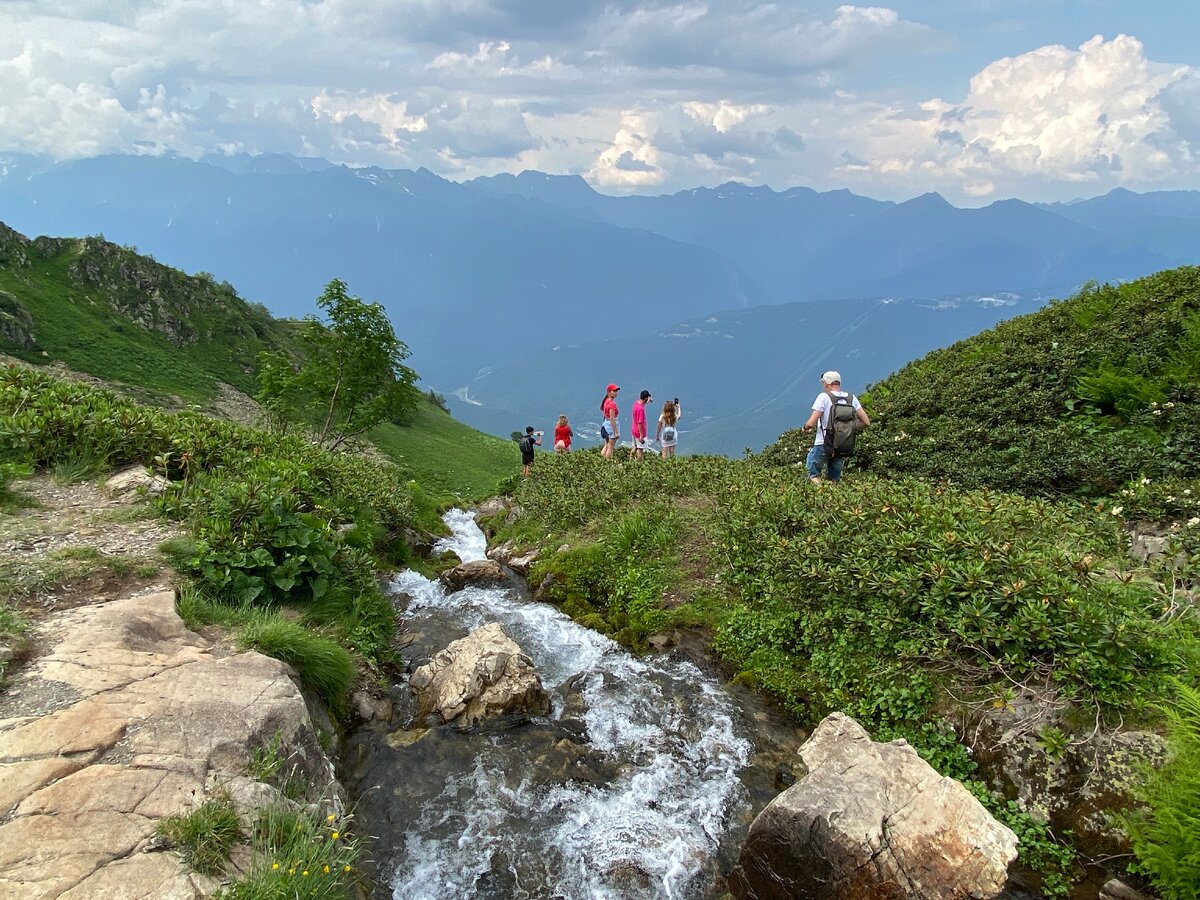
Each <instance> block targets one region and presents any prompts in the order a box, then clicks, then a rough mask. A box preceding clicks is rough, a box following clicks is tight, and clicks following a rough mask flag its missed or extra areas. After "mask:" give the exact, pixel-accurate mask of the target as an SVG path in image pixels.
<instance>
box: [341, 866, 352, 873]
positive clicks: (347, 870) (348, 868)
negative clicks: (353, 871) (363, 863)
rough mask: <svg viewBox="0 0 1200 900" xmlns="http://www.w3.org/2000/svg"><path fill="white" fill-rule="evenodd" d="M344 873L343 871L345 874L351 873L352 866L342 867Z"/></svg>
mask: <svg viewBox="0 0 1200 900" xmlns="http://www.w3.org/2000/svg"><path fill="white" fill-rule="evenodd" d="M342 871H343V872H349V871H350V866H349V865H345V866H342Z"/></svg>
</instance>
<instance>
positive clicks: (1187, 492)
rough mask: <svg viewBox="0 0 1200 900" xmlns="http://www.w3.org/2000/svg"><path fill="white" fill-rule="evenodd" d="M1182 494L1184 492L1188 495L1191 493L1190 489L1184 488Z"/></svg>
mask: <svg viewBox="0 0 1200 900" xmlns="http://www.w3.org/2000/svg"><path fill="white" fill-rule="evenodd" d="M1183 492H1184V493H1185V494H1190V493H1191V492H1192V489H1191V488H1184V489H1183Z"/></svg>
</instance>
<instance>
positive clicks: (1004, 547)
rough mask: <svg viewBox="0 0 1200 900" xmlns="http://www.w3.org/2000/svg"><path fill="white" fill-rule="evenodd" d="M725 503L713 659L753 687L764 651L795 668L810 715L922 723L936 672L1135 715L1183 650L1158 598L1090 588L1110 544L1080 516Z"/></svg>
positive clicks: (995, 503)
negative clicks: (725, 572)
mask: <svg viewBox="0 0 1200 900" xmlns="http://www.w3.org/2000/svg"><path fill="white" fill-rule="evenodd" d="M719 502H720V506H719V509H718V511H717V515H716V516H715V524H714V528H715V533H716V537H717V544H718V546H717V547H716V551H717V553H718V554H720V555H721V556H722V557H723V558H724V559H725V560H726V561H727V563H728V566H729V569H730V572H731V574H730V577H731V579H732V581H733V583H734V585H735V586H736V588H737V589H738V591H739V593H740V597H741V605H740V607H739V608H737V609H736V610H735V611H734V613H733V615H732V616H731V617H730V619H729V620H728V621H727V622H726V623H725V624H724V625H723V626H722V627H721V628H720V630H719V631H718V634H717V638H716V646H717V647H718V649H719V650H720V651H721V652H722V653H724V654H726V655H727V656H728V657H729V658H730V660H731V661H733V662H734V663H735V664H736V665H739V666H742V667H745V668H749V669H752V670H754V671H756V672H761V666H762V663H761V662H760V660H764V659H768V656H765V655H764V654H766V652H767V650H768V649H770V650H772V651H776V652H779V653H783V654H785V655H786V656H788V657H790V658H791V659H793V660H794V662H793V666H794V667H795V668H796V669H797V670H798V671H803V672H804V673H806V675H807V694H808V698H807V700H806V702H805V703H804V704H803V705H804V706H805V707H807V708H806V709H805V710H804V711H805V712H808V713H810V714H814V715H823V714H824V713H825V712H828V711H829V710H830V709H842V710H845V711H847V712H850V713H851V714H852V715H857V716H860V717H865V718H866V719H868V720H869V721H874V722H897V721H905V720H915V719H919V718H921V717H922V715H923V711H924V710H925V709H926V708H927V707H928V705H929V703H930V701H931V700H932V699H933V696H934V693H935V687H936V683H935V679H936V672H937V671H939V670H940V671H943V672H947V673H949V672H954V673H955V677H957V678H959V679H966V680H968V681H973V682H975V683H977V684H985V683H986V682H987V681H989V680H992V679H995V680H1000V679H1003V678H1014V679H1025V678H1034V679H1042V680H1044V679H1046V678H1052V679H1054V681H1055V682H1056V683H1057V685H1058V686H1059V688H1060V690H1061V691H1062V692H1063V693H1064V694H1066V695H1073V696H1077V697H1082V698H1088V699H1094V700H1096V701H1099V702H1101V703H1103V704H1106V705H1110V706H1114V707H1126V708H1128V707H1137V706H1140V705H1142V704H1143V703H1144V702H1145V701H1146V700H1147V699H1153V698H1155V697H1156V696H1157V695H1158V693H1159V691H1160V690H1161V683H1162V679H1163V677H1164V676H1165V675H1166V674H1168V673H1170V672H1172V671H1177V670H1178V669H1179V668H1180V667H1181V662H1182V659H1183V656H1182V654H1183V653H1184V652H1185V648H1186V647H1187V646H1191V645H1193V644H1194V640H1193V638H1194V636H1193V634H1192V632H1191V631H1190V629H1189V628H1188V627H1185V626H1182V625H1179V624H1177V623H1175V622H1174V621H1170V620H1164V621H1160V620H1158V619H1156V618H1155V615H1156V614H1157V613H1159V612H1160V607H1159V604H1160V602H1161V601H1160V599H1159V595H1158V593H1157V590H1156V588H1155V586H1154V585H1153V584H1150V583H1147V582H1137V581H1128V582H1127V581H1126V580H1122V579H1119V578H1114V577H1111V575H1108V574H1099V570H1100V569H1101V568H1102V565H1101V563H1102V561H1103V560H1104V559H1106V558H1110V557H1112V556H1114V555H1115V554H1117V553H1119V552H1120V549H1121V543H1120V532H1119V529H1118V526H1117V524H1116V522H1115V521H1114V520H1113V519H1112V517H1111V516H1108V517H1107V518H1106V517H1105V516H1103V515H1099V514H1096V513H1095V512H1093V511H1091V510H1090V509H1088V508H1085V507H1069V506H1063V505H1060V504H1049V503H1046V502H1043V501H1036V500H1034V501H1030V500H1024V499H1022V498H1020V497H1016V496H1013V495H1007V494H997V493H994V492H987V491H981V492H961V491H955V490H951V489H948V488H945V487H939V486H936V485H931V484H928V483H926V482H921V481H916V480H903V481H876V480H873V479H861V478H860V479H857V480H854V481H852V482H850V483H843V484H842V485H840V486H838V487H836V488H833V487H830V486H822V487H821V488H815V487H813V486H812V485H809V484H808V483H807V482H806V481H804V480H802V479H800V480H796V479H789V478H787V477H786V476H785V475H784V474H783V473H780V474H779V475H777V476H774V477H770V478H768V477H765V475H764V476H762V477H755V478H744V479H742V480H741V481H740V482H738V483H736V484H731V485H729V486H728V487H726V488H725V490H724V491H723V492H722V494H721V496H720V501H719ZM769 658H770V662H771V664H772V665H777V664H778V663H777V659H776V658H775V654H774V653H772V654H769Z"/></svg>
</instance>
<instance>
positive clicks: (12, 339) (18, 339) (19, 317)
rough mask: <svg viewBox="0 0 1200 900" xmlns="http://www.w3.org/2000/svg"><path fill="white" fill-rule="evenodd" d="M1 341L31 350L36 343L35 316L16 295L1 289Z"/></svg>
mask: <svg viewBox="0 0 1200 900" xmlns="http://www.w3.org/2000/svg"><path fill="white" fill-rule="evenodd" d="M0 343H6V344H11V345H13V346H16V347H19V348H21V349H22V350H30V349H32V348H33V345H34V343H35V341H34V336H33V316H32V315H30V313H29V310H28V309H26V308H25V306H24V304H22V303H21V301H19V300H18V299H17V298H16V297H14V296H13V295H12V294H10V293H8V291H0Z"/></svg>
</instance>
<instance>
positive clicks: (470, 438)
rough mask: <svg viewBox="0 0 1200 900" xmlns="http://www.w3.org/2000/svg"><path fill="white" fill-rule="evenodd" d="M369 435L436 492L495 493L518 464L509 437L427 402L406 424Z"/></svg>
mask: <svg viewBox="0 0 1200 900" xmlns="http://www.w3.org/2000/svg"><path fill="white" fill-rule="evenodd" d="M371 440H372V441H373V442H374V443H375V444H376V445H377V446H378V447H379V448H380V449H381V450H382V451H383V452H384V453H386V454H387V455H388V456H389V457H390V458H392V459H393V460H395V461H396V462H398V463H401V464H402V465H404V466H406V467H407V468H409V469H411V470H412V472H413V473H414V475H413V477H414V478H415V480H416V481H417V482H418V483H419V484H420V485H421V486H422V488H424V490H425V491H426V492H428V493H432V494H434V495H435V496H446V495H448V496H449V497H454V498H460V499H467V500H469V499H477V498H480V497H486V496H489V495H491V494H495V493H497V492H498V491H499V490H500V488H501V485H502V483H504V482H508V481H511V478H512V476H514V475H516V474H517V473H518V470H519V468H520V464H521V454H520V452H519V451H518V450H517V445H516V444H514V443H513V442H512V441H506V440H504V439H503V438H498V437H493V436H492V435H489V434H483V433H482V432H480V431H476V430H475V429H474V428H471V427H470V426H468V425H464V424H462V423H461V422H459V421H457V420H455V419H453V418H451V417H450V416H449V415H448V414H446V413H445V412H443V411H442V410H441V409H439V408H438V407H436V406H434V405H433V404H432V403H428V402H423V403H421V405H420V406H419V407H418V409H417V413H416V416H415V417H414V419H413V421H412V423H411V424H408V425H403V426H399V425H390V424H389V425H382V426H380V427H379V428H376V429H375V430H374V431H373V432H372V433H371Z"/></svg>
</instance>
